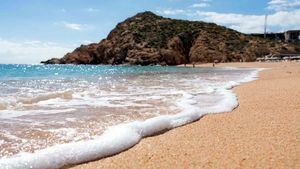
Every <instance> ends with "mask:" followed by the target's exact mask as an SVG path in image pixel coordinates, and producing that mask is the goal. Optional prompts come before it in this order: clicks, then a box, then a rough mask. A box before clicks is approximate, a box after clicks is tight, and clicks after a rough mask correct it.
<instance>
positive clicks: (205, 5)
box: [190, 2, 209, 8]
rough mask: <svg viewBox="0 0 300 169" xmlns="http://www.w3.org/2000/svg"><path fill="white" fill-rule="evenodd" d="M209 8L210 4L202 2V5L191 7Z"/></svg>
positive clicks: (192, 6)
mask: <svg viewBox="0 0 300 169" xmlns="http://www.w3.org/2000/svg"><path fill="white" fill-rule="evenodd" d="M208 6H209V4H208V3H204V2H202V3H197V4H193V5H191V6H190V7H191V8H205V7H208Z"/></svg>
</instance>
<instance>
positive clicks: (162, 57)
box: [42, 12, 300, 65]
mask: <svg viewBox="0 0 300 169" xmlns="http://www.w3.org/2000/svg"><path fill="white" fill-rule="evenodd" d="M282 52H284V53H294V52H300V48H299V47H296V46H295V45H293V44H287V43H278V42H276V41H272V40H265V39H262V38H259V37H255V36H251V35H246V34H242V33H240V32H237V31H235V30H232V29H228V28H226V27H223V26H219V25H216V24H214V23H205V22H199V21H186V20H175V19H170V18H163V17H161V16H157V15H155V14H154V13H152V12H143V13H138V14H137V15H135V16H133V17H131V18H128V19H126V20H125V21H124V22H121V23H119V24H118V25H117V26H116V28H114V29H113V30H112V31H111V32H110V33H109V35H108V36H107V38H106V39H103V40H102V41H101V42H99V43H93V44H89V45H82V46H80V47H78V48H76V49H75V50H74V51H73V52H71V53H67V54H66V55H65V56H64V57H63V58H61V59H57V58H53V59H50V60H47V61H44V62H42V63H45V64H138V65H153V64H160V65H178V64H184V63H193V62H201V63H206V62H212V61H214V60H218V61H220V62H231V61H240V60H242V61H254V60H255V59H256V57H261V56H263V55H267V54H270V53H273V54H276V53H282Z"/></svg>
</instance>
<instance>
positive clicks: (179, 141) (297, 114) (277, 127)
mask: <svg viewBox="0 0 300 169" xmlns="http://www.w3.org/2000/svg"><path fill="white" fill-rule="evenodd" d="M200 66H210V67H211V66H212V64H206V65H200ZM216 66H217V67H219V66H221V67H256V68H270V69H265V70H263V71H261V72H260V73H259V79H258V80H256V81H252V82H248V83H244V84H242V85H240V86H238V87H235V88H234V89H233V91H234V92H235V93H236V94H237V98H238V102H239V106H238V107H237V108H236V109H234V110H233V111H232V112H228V113H221V114H209V115H205V116H204V117H203V118H201V119H200V120H198V121H196V122H194V123H191V124H188V125H185V126H183V127H179V128H176V129H173V130H170V131H168V132H165V133H163V134H160V135H156V136H153V137H148V138H145V139H142V140H141V141H140V143H138V144H137V145H135V146H134V147H133V148H131V149H129V150H127V151H125V152H122V153H120V154H117V155H115V156H112V157H108V158H104V159H101V160H99V161H94V162H90V163H86V164H82V165H78V166H75V167H74V168H76V169H83V168H85V169H86V168H87V169H96V168H300V158H299V157H300V122H299V121H300V63H299V62H278V63H221V64H218V65H216Z"/></svg>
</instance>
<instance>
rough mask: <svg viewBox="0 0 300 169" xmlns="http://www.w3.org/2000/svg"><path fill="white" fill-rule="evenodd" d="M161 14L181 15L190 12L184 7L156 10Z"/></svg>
mask: <svg viewBox="0 0 300 169" xmlns="http://www.w3.org/2000/svg"><path fill="white" fill-rule="evenodd" d="M156 12H157V13H159V14H163V15H179V14H186V15H187V14H188V11H186V10H183V9H163V10H157V11H156Z"/></svg>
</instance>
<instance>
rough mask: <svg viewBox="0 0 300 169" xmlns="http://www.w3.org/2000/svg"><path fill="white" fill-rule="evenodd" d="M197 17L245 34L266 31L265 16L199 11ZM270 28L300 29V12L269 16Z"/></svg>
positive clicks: (277, 13)
mask: <svg viewBox="0 0 300 169" xmlns="http://www.w3.org/2000/svg"><path fill="white" fill-rule="evenodd" d="M195 17H196V19H197V20H204V21H208V22H215V23H217V24H220V25H224V26H228V27H230V28H232V29H235V30H238V31H241V32H244V33H256V32H257V33H258V32H263V30H264V18H265V16H264V15H243V14H235V13H217V12H201V11H197V12H196V13H195ZM268 26H269V30H272V28H279V29H280V30H287V29H300V10H294V11H278V12H275V13H273V14H271V15H269V16H268Z"/></svg>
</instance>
